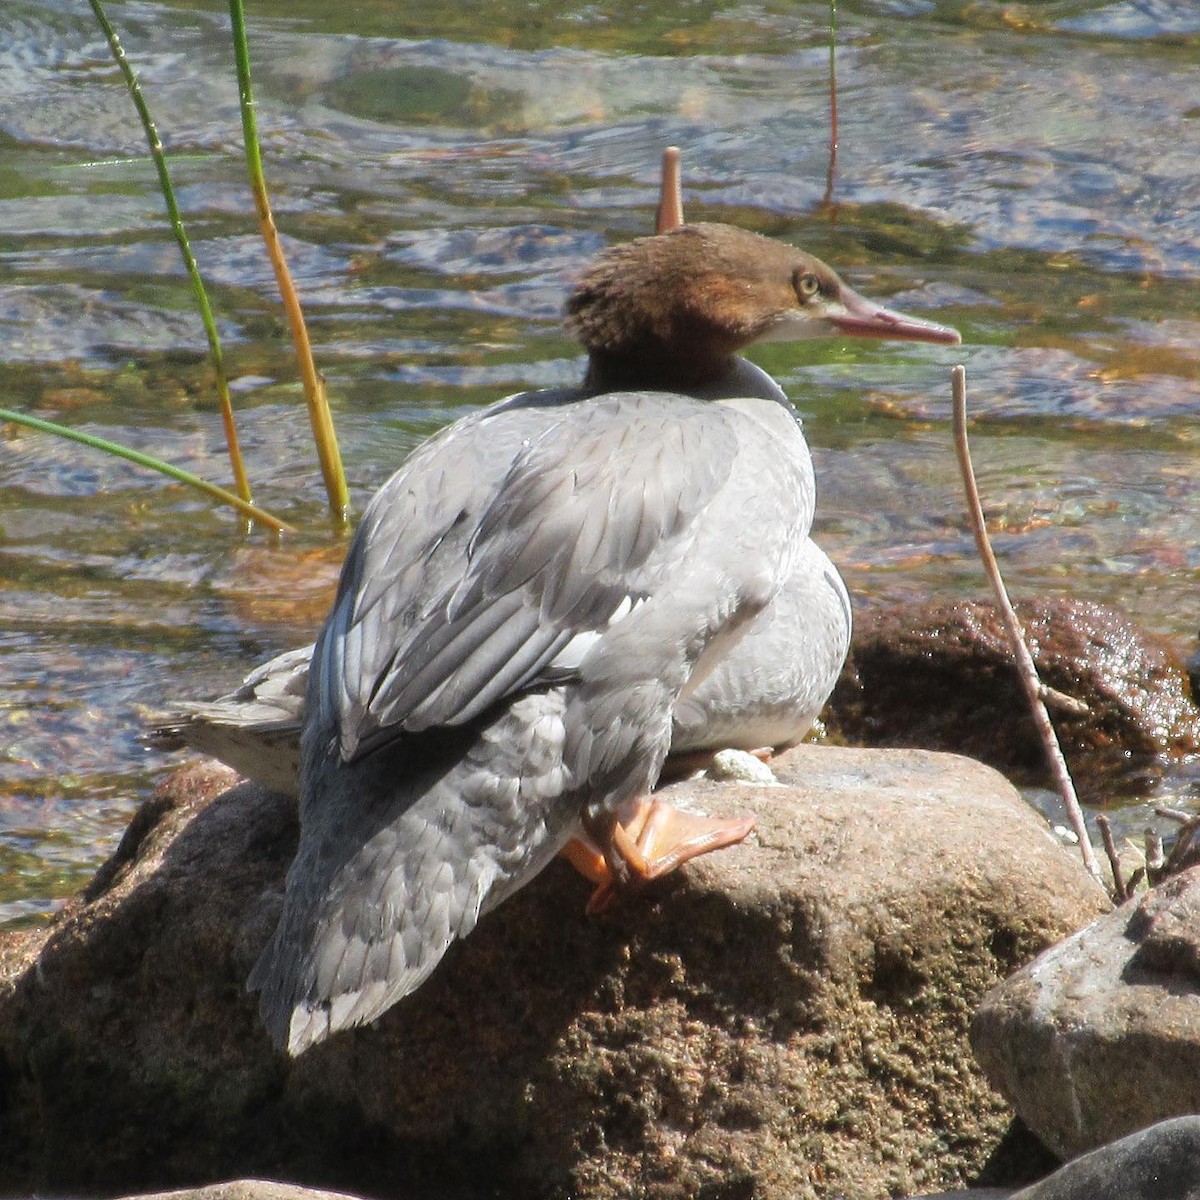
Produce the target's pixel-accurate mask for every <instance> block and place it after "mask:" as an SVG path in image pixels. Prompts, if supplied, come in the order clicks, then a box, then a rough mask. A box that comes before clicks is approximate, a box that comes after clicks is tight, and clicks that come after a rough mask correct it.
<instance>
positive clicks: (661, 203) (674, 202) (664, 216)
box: [654, 146, 683, 233]
mask: <svg viewBox="0 0 1200 1200" xmlns="http://www.w3.org/2000/svg"><path fill="white" fill-rule="evenodd" d="M682 224H683V185H682V183H681V182H680V174H679V147H678V146H668V147H667V148H666V149H665V150H664V151H663V156H662V182H661V183H660V184H659V188H658V210H657V212H656V213H655V216H654V232H655V233H670V232H671V230H672V229H678V228H679V227H680V225H682Z"/></svg>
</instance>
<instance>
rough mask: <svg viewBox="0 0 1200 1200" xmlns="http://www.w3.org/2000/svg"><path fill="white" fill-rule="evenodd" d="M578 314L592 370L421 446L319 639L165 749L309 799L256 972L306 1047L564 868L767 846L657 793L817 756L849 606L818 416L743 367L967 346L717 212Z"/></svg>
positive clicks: (611, 275) (641, 255) (637, 248)
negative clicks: (812, 417) (818, 539)
mask: <svg viewBox="0 0 1200 1200" xmlns="http://www.w3.org/2000/svg"><path fill="white" fill-rule="evenodd" d="M566 325H567V328H568V330H569V331H570V332H571V333H572V334H573V335H574V336H575V337H576V338H577V339H578V341H579V342H580V343H581V344H582V346H583V348H584V349H585V351H586V353H587V368H586V374H585V376H584V378H583V381H582V382H581V383H580V384H579V385H578V386H576V387H572V388H558V389H547V390H539V391H533V392H522V393H519V394H517V395H515V396H510V397H507V398H505V399H503V400H500V401H498V402H496V403H494V404H492V405H491V406H489V407H486V408H484V409H482V410H479V411H476V412H473V413H471V414H469V415H467V416H465V417H462V418H460V419H459V420H457V421H455V422H453V423H452V424H450V425H448V426H447V427H445V428H444V429H442V430H441V431H440V432H438V433H437V434H435V435H434V436H433V437H431V438H430V439H428V440H427V441H426V442H424V443H423V444H421V445H420V446H418V447H417V448H416V450H415V451H413V453H412V454H411V456H410V457H409V458H408V459H407V461H406V462H405V463H404V464H403V465H402V466H401V467H400V469H399V470H398V471H397V472H396V473H395V474H394V475H393V476H392V477H391V478H390V479H389V480H388V481H387V482H386V483H385V484H384V485H383V486H382V487H381V488H380V489H379V491H378V492H376V493H375V495H374V497H373V498H372V499H371V501H370V502H369V504H368V505H367V507H366V509H365V511H364V514H363V517H362V520H361V522H360V524H359V526H358V528H357V530H356V532H355V534H354V537H353V538H352V540H351V543H350V546H349V549H348V552H347V555H346V559H345V563H344V565H343V568H342V572H341V576H340V580H339V583H338V588H337V593H336V596H335V598H334V600H333V604H332V607H331V609H330V612H329V614H328V616H327V618H326V620H325V622H324V625H323V626H322V628H321V631H320V633H319V635H318V637H317V640H316V642H315V644H314V645H313V646H312V647H311V648H310V647H303V648H301V649H299V650H294V651H290V652H288V653H287V654H284V655H281V656H279V658H277V659H274V660H272V661H271V662H269V663H267V664H265V666H264V667H261V668H259V669H258V670H257V671H255V672H253V673H252V674H251V675H250V676H248V677H247V679H246V680H245V682H244V683H243V684H242V686H241V687H240V688H239V689H237V690H236V691H235V692H234V693H233V694H232V695H231V696H229V697H225V698H223V699H222V700H220V701H217V702H215V703H209V704H200V705H194V706H191V708H189V709H185V710H183V711H182V712H181V714H179V715H178V716H177V718H176V719H175V720H174V721H173V722H169V723H167V724H166V725H165V726H164V727H163V728H162V730H161V731H160V733H161V737H160V742H159V744H160V745H169V744H173V743H172V739H174V742H175V743H183V742H186V743H188V744H191V745H193V746H196V747H197V748H200V749H204V750H207V751H208V752H210V753H215V754H216V755H217V756H218V757H220V758H223V759H224V760H225V761H227V762H229V763H230V764H231V765H233V766H234V767H236V768H237V769H239V770H240V771H242V772H243V773H244V774H246V775H248V776H250V777H251V778H257V779H259V780H260V781H261V782H262V783H264V784H265V785H266V786H269V787H272V788H274V789H276V790H280V791H285V792H290V793H292V794H295V795H296V796H297V797H298V803H299V819H300V836H299V845H298V849H297V852H296V856H295V859H294V861H293V863H292V865H291V867H290V869H289V871H288V874H287V880H286V885H285V892H284V898H283V906H282V912H281V914H280V917H279V921H278V925H277V927H276V929H275V931H274V933H273V935H272V936H271V938H270V939H269V941H268V942H267V944H266V946H265V948H264V949H263V951H262V953H261V955H260V957H259V959H258V961H257V963H256V965H255V966H254V968H253V970H252V972H251V974H250V978H249V981H248V987H249V989H250V990H251V991H252V992H257V993H258V995H259V1006H260V1012H261V1015H262V1019H263V1022H264V1025H265V1027H266V1029H267V1031H268V1033H269V1035H270V1037H271V1039H272V1040H273V1042H274V1043H275V1044H276V1046H277V1047H279V1048H280V1049H281V1050H284V1051H286V1052H287V1053H288V1054H290V1055H293V1056H295V1055H298V1054H301V1053H303V1052H305V1051H306V1050H308V1049H309V1048H310V1047H312V1046H314V1045H316V1044H318V1043H319V1042H321V1041H323V1040H324V1039H325V1038H327V1037H328V1036H330V1035H331V1034H333V1033H336V1032H338V1031H340V1030H343V1029H347V1028H351V1027H353V1026H357V1025H362V1024H365V1023H368V1022H371V1021H374V1020H375V1019H377V1018H378V1017H379V1016H381V1015H382V1014H383V1013H384V1012H385V1011H387V1010H388V1009H389V1008H390V1007H391V1006H393V1005H394V1004H396V1003H397V1002H398V1001H400V1000H401V999H403V998H404V997H405V996H407V995H409V994H410V993H412V992H413V991H415V990H416V989H417V988H418V987H419V986H421V984H422V983H423V982H424V981H425V980H426V979H427V978H428V977H429V975H430V974H431V973H432V972H433V970H434V969H435V967H437V965H438V963H439V962H440V961H441V960H442V958H443V956H444V955H445V953H446V951H447V950H448V949H449V947H450V946H451V945H452V944H453V942H454V941H456V940H457V939H460V938H464V937H466V936H468V935H469V934H470V933H471V932H472V930H473V929H474V928H475V926H476V924H477V922H478V920H479V919H480V917H481V916H483V915H484V914H485V913H487V912H488V911H490V910H491V909H493V908H495V907H496V906H497V905H499V904H501V903H503V901H504V900H506V899H507V898H508V897H510V896H511V895H513V894H514V893H515V892H516V891H518V890H519V889H520V888H522V887H524V886H525V885H526V884H528V883H529V882H530V881H531V880H532V879H534V878H535V877H536V876H537V875H538V874H539V873H540V872H541V871H542V870H543V869H544V868H545V867H546V866H547V864H548V863H549V862H550V861H551V860H552V859H553V858H554V857H555V856H556V855H558V854H560V853H564V854H565V855H566V856H567V857H568V858H569V859H570V861H571V862H573V863H574V864H575V865H576V866H577V867H579V869H580V870H581V871H582V872H583V873H584V874H585V875H587V876H588V878H589V879H591V880H592V881H593V883H594V885H595V891H594V892H593V896H592V901H591V902H590V905H589V907H590V908H591V909H593V910H598V909H600V908H602V907H604V906H605V905H606V904H607V903H608V902H609V901H610V900H611V899H612V897H613V896H614V895H616V894H618V893H622V892H625V891H628V890H629V889H632V888H635V887H638V886H641V885H643V884H645V883H646V882H648V881H649V880H652V879H655V878H657V877H659V876H661V875H663V874H665V873H667V872H669V871H672V870H674V869H675V868H676V867H678V866H679V865H681V864H682V863H684V862H686V861H688V860H689V859H691V858H694V857H696V856H697V855H699V854H703V853H707V852H709V851H712V850H714V849H719V848H723V847H727V846H730V845H733V844H736V843H737V842H739V841H741V840H743V839H744V838H745V837H746V836H747V835H748V833H749V832H750V829H751V828H752V825H753V822H752V821H749V820H746V819H732V820H729V819H714V818H709V817H703V816H698V815H695V814H690V813H681V812H678V811H677V810H675V809H673V808H671V807H670V806H668V805H666V804H664V803H663V802H662V801H661V800H659V799H656V798H655V797H654V795H653V790H654V787H655V784H656V783H657V781H658V780H659V777H660V775H661V774H662V773H663V771H664V767H665V766H666V764H667V762H668V757H669V756H671V757H672V760H674V758H676V757H678V756H681V755H692V754H696V753H710V752H712V751H715V750H719V749H725V748H735V749H742V750H749V751H756V752H759V753H763V752H765V751H774V750H779V749H783V748H786V747H788V746H791V745H794V744H795V743H797V742H799V741H800V740H801V739H802V738H803V737H804V736H805V734H806V733H807V732H808V731H809V729H810V728H811V726H812V724H813V722H814V720H815V719H816V717H817V715H818V713H819V712H820V709H821V707H822V706H823V705H824V703H825V700H826V699H827V698H828V695H829V693H830V691H831V690H832V688H833V685H834V683H835V681H836V679H837V677H838V674H839V672H840V669H841V666H842V663H843V661H844V659H845V656H846V653H847V650H848V647H849V641H850V632H851V626H852V616H851V606H850V600H849V596H848V594H847V592H846V588H845V585H844V583H843V581H842V579H841V576H840V575H839V574H838V572H837V569H836V568H835V567H834V565H833V563H832V562H831V561H830V559H829V558H828V557H827V556H826V555H825V553H824V552H823V551H822V550H821V549H820V548H819V547H818V546H817V545H816V543H815V542H814V541H813V540H812V538H811V537H810V529H811V525H812V521H813V515H814V509H815V499H816V488H815V479H814V474H813V467H812V460H811V456H810V454H809V450H808V446H807V443H806V441H805V438H804V435H803V431H802V428H801V424H800V420H799V417H798V415H797V413H796V411H795V410H794V409H793V408H792V406H791V405H790V403H789V401H788V399H787V397H786V395H785V394H784V392H783V390H782V389H781V388H780V387H779V385H778V384H777V383H776V382H775V381H774V380H773V379H772V378H771V377H770V376H769V375H768V374H767V373H766V372H765V371H763V370H762V369H760V368H759V367H757V366H755V365H754V364H752V363H751V362H749V361H748V360H747V359H745V358H744V357H742V351H744V350H745V349H746V348H748V347H750V346H752V345H755V344H758V343H761V342H769V341H795V340H800V339H808V338H815V337H837V336H843V337H860V338H892V339H901V340H911V341H922V342H930V343H940V344H954V343H957V342H959V341H960V340H961V339H960V337H959V335H958V333H957V332H956V331H955V330H953V329H951V328H950V327H948V326H945V325H941V324H938V323H935V322H933V321H929V320H926V319H923V318H919V317H913V316H909V315H906V314H904V313H900V312H896V311H894V310H892V309H889V308H886V307H883V306H882V305H878V304H874V303H872V302H871V301H869V300H867V299H865V298H864V297H862V296H860V295H859V294H858V293H857V292H855V291H854V290H852V289H851V288H850V287H849V286H848V285H846V284H845V283H844V282H843V281H842V280H841V279H840V278H839V277H838V275H837V274H836V273H835V272H834V271H833V269H832V268H830V267H829V266H827V265H826V264H825V263H823V262H821V261H820V260H819V259H817V258H814V257H813V256H811V255H809V254H806V253H805V252H803V251H801V250H799V249H796V248H794V247H792V246H790V245H787V244H785V243H783V242H779V241H775V240H773V239H770V238H767V237H764V236H761V235H759V234H756V233H751V232H748V231H745V230H742V229H739V228H737V227H734V226H730V225H723V224H717V223H695V224H684V225H680V226H678V227H677V228H673V229H671V230H670V231H669V232H665V233H660V234H656V235H654V236H651V237H643V238H638V239H635V240H633V241H630V242H627V243H624V244H621V245H617V246H614V247H611V248H609V249H607V250H605V251H603V252H602V253H601V254H600V255H599V256H598V257H597V258H596V259H595V260H594V261H593V262H592V263H591V264H590V265H589V266H588V267H587V268H586V269H585V270H584V271H583V273H582V275H581V277H580V278H579V279H578V281H577V283H576V285H575V287H574V289H573V290H572V292H571V293H570V296H569V298H568V301H567V304H566Z"/></svg>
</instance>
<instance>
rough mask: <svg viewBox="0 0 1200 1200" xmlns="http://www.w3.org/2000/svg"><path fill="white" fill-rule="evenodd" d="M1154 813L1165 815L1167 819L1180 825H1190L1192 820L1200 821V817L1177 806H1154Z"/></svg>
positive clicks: (1159, 815) (1160, 815)
mask: <svg viewBox="0 0 1200 1200" xmlns="http://www.w3.org/2000/svg"><path fill="white" fill-rule="evenodd" d="M1154 815H1155V816H1158V817H1166V818H1167V820H1168V821H1175V822H1177V823H1178V824H1180V825H1190V824H1191V823H1192V822H1193V821H1200V817H1198V816H1197V815H1196V814H1195V813H1189V812H1184V811H1183V810H1182V809H1179V808H1167V807H1166V805H1163V804H1156V805H1155V806H1154Z"/></svg>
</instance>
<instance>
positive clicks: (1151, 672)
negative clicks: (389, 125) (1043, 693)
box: [825, 598, 1200, 800]
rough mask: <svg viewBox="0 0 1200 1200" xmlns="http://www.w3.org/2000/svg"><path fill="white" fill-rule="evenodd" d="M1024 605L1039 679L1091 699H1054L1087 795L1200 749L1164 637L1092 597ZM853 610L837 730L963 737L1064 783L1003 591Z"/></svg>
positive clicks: (1019, 767)
mask: <svg viewBox="0 0 1200 1200" xmlns="http://www.w3.org/2000/svg"><path fill="white" fill-rule="evenodd" d="M1017 614H1018V616H1019V617H1020V618H1021V621H1022V624H1023V625H1024V628H1025V633H1026V640H1027V642H1028V644H1029V646H1030V651H1031V653H1032V654H1033V657H1034V661H1035V663H1036V665H1037V668H1038V673H1039V675H1040V676H1041V679H1042V681H1043V682H1044V683H1046V684H1048V685H1049V686H1050V687H1053V688H1056V689H1057V690H1058V691H1060V692H1063V693H1064V694H1066V695H1068V696H1071V697H1073V698H1074V699H1077V700H1082V701H1083V702H1084V703H1085V704H1086V705H1087V706H1088V711H1087V712H1085V713H1074V712H1068V711H1066V710H1064V709H1062V708H1055V707H1053V706H1052V707H1051V710H1050V712H1051V718H1052V720H1053V722H1054V725H1055V729H1056V732H1057V733H1058V738H1059V741H1060V743H1061V744H1062V748H1063V753H1064V755H1065V756H1066V759H1067V765H1068V766H1069V767H1070V769H1071V775H1072V778H1073V780H1074V782H1075V786H1076V788H1077V789H1078V790H1079V794H1080V796H1081V797H1082V798H1083V799H1085V800H1090V799H1095V800H1107V799H1111V798H1112V797H1113V796H1114V795H1120V794H1132V793H1139V792H1144V791H1145V790H1146V788H1147V786H1149V785H1150V784H1151V783H1152V782H1153V781H1154V780H1156V779H1158V778H1159V777H1160V776H1161V775H1162V774H1163V772H1164V771H1165V770H1166V769H1168V768H1169V767H1170V766H1171V765H1172V764H1173V763H1176V762H1178V761H1179V760H1181V759H1182V758H1185V757H1188V756H1191V755H1194V754H1195V753H1196V752H1197V751H1198V750H1200V709H1198V708H1197V706H1196V704H1195V702H1194V700H1193V697H1192V689H1191V682H1190V680H1189V677H1188V672H1187V668H1186V666H1185V664H1184V662H1183V660H1182V658H1181V657H1180V655H1179V654H1178V653H1177V652H1176V651H1175V649H1174V648H1173V647H1172V646H1171V645H1169V644H1168V643H1167V642H1165V641H1163V640H1162V639H1160V638H1156V637H1154V636H1152V635H1151V634H1148V633H1147V632H1146V631H1145V630H1143V629H1140V628H1139V627H1138V626H1137V625H1136V624H1135V623H1134V622H1132V621H1131V620H1130V619H1129V618H1128V617H1127V616H1125V615H1124V614H1123V613H1121V612H1119V611H1117V610H1116V609H1114V608H1110V607H1108V606H1106V605H1102V604H1094V603H1091V602H1089V601H1083V600H1072V599H1065V598H1058V599H1036V600H1031V601H1028V602H1022V603H1020V604H1018V605H1017ZM855 623H856V628H855V631H854V640H853V643H852V645H851V648H850V657H849V659H848V660H847V663H846V667H845V669H844V670H843V672H842V676H841V679H840V680H839V681H838V685H837V687H836V688H835V690H834V693H833V696H832V697H831V699H830V702H829V704H828V705H827V707H826V710H825V720H826V724H827V725H828V727H829V729H830V731H831V732H832V733H836V734H837V735H838V736H839V737H841V738H843V739H845V740H847V741H850V742H854V743H856V744H859V745H868V746H906V747H920V748H922V749H927V750H953V751H955V752H957V753H960V754H969V755H971V756H972V757H973V758H978V759H980V760H981V761H983V762H986V763H988V764H989V765H991V766H993V767H995V768H996V769H997V770H998V771H1003V772H1004V773H1005V774H1006V775H1008V776H1009V777H1010V778H1012V779H1015V780H1017V781H1018V782H1021V783H1033V784H1043V785H1045V786H1051V787H1052V786H1054V785H1053V781H1052V780H1051V779H1050V776H1049V773H1048V768H1047V766H1046V758H1045V753H1044V751H1043V750H1042V743H1041V740H1040V739H1039V737H1038V733H1037V729H1036V727H1035V725H1034V723H1033V719H1032V717H1031V716H1030V714H1029V705H1028V703H1027V701H1026V699H1025V693H1024V692H1023V690H1022V688H1021V683H1020V679H1019V678H1018V675H1017V671H1016V667H1015V666H1014V665H1013V654H1012V650H1011V647H1010V645H1009V640H1008V634H1007V633H1006V631H1005V628H1004V624H1003V622H1002V621H1001V618H1000V615H999V613H998V611H997V609H996V606H995V605H994V604H985V603H980V602H976V601H962V602H958V603H953V604H934V605H898V606H892V607H884V608H876V609H869V610H867V611H865V612H863V613H861V614H858V615H857V616H856V618H855Z"/></svg>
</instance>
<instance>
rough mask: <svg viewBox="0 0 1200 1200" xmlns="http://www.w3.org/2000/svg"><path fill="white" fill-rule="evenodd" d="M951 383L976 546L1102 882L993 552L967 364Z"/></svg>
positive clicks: (1049, 754)
mask: <svg viewBox="0 0 1200 1200" xmlns="http://www.w3.org/2000/svg"><path fill="white" fill-rule="evenodd" d="M950 384H951V392H952V394H953V397H954V450H955V453H956V454H957V455H958V466H959V470H961V471H962V477H963V487H964V488H965V490H966V494H967V513H968V515H969V516H970V518H971V528H972V530H973V531H974V534H975V545H976V547H977V548H978V550H979V557H980V559H981V560H982V562H983V569H984V571H985V572H986V573H987V577H988V580H989V582H990V583H991V585H992V592H993V594H994V595H995V597H996V605H997V607H998V608H999V610H1000V615H1001V616H1002V617H1003V618H1004V625H1005V628H1006V629H1007V630H1008V636H1009V640H1010V641H1011V642H1012V648H1013V653H1014V655H1015V656H1016V660H1017V673H1018V674H1019V675H1020V677H1021V686H1022V687H1023V688H1024V689H1025V695H1026V697H1027V698H1028V700H1029V707H1030V710H1031V711H1032V713H1033V721H1034V724H1035V725H1036V726H1037V729H1038V733H1039V734H1040V735H1041V739H1042V747H1043V749H1044V750H1045V752H1046V759H1047V761H1048V762H1049V764H1050V771H1051V773H1052V774H1053V776H1054V779H1055V782H1056V783H1057V784H1058V791H1059V794H1060V795H1061V796H1062V798H1063V803H1064V804H1065V805H1066V807H1067V816H1068V817H1069V818H1070V821H1071V828H1072V829H1074V830H1075V835H1076V837H1078V838H1079V849H1080V852H1081V853H1082V855H1083V865H1084V866H1085V867H1086V868H1087V871H1088V874H1089V875H1091V876H1092V877H1093V878H1094V879H1096V880H1097V881H1098V882H1099V881H1101V875H1100V864H1099V863H1098V862H1097V861H1096V855H1095V853H1094V852H1093V851H1092V843H1091V841H1090V840H1089V838H1088V832H1087V826H1086V825H1085V824H1084V820H1083V810H1082V809H1081V808H1080V807H1079V797H1078V796H1076V795H1075V785H1074V784H1073V783H1072V782H1071V773H1070V771H1068V770H1067V761H1066V759H1065V758H1063V752H1062V747H1061V746H1060V745H1059V744H1058V737H1057V735H1056V734H1055V732H1054V726H1053V725H1052V724H1051V723H1050V714H1049V713H1048V712H1047V711H1046V705H1045V703H1044V702H1043V700H1042V695H1041V692H1042V688H1041V681H1040V680H1039V679H1038V674H1037V668H1036V667H1035V666H1034V665H1033V655H1031V654H1030V653H1029V647H1028V646H1027V645H1026V644H1025V631H1024V630H1023V629H1022V628H1021V622H1020V621H1019V620H1018V618H1017V614H1016V612H1015V611H1014V609H1013V606H1012V602H1011V601H1010V600H1009V598H1008V592H1007V590H1006V589H1005V587H1004V580H1003V579H1001V577H1000V567H999V566H998V565H997V563H996V556H995V554H993V553H992V546H991V543H990V542H989V541H988V535H987V529H986V528H985V526H984V523H983V506H982V505H981V504H980V502H979V488H978V487H977V486H976V483H975V471H974V468H973V467H972V466H971V450H970V447H969V445H968V443H967V369H966V368H965V367H963V366H957V367H955V368H954V369H953V370H952V371H951V372H950Z"/></svg>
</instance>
